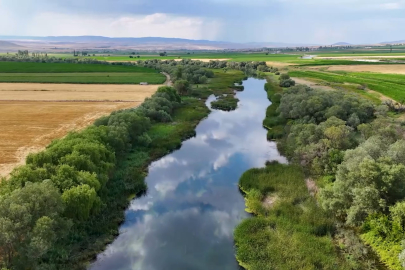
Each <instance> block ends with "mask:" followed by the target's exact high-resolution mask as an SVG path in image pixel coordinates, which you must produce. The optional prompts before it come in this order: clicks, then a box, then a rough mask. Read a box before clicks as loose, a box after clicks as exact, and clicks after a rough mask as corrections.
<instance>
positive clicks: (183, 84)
mask: <svg viewBox="0 0 405 270" xmlns="http://www.w3.org/2000/svg"><path fill="white" fill-rule="evenodd" d="M174 88H175V89H176V90H177V92H178V93H179V94H180V95H186V94H187V93H188V92H189V90H190V83H189V82H188V81H186V80H177V81H176V82H175V83H174Z"/></svg>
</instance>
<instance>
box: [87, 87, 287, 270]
mask: <svg viewBox="0 0 405 270" xmlns="http://www.w3.org/2000/svg"><path fill="white" fill-rule="evenodd" d="M264 83H265V81H264V80H257V79H249V80H247V81H245V82H244V86H245V90H244V91H243V92H240V93H238V95H237V96H238V98H239V99H240V102H239V107H238V109H237V110H236V111H233V112H222V111H213V112H212V113H211V114H210V115H209V117H208V118H207V119H205V120H203V121H202V122H201V123H200V125H199V126H198V127H197V136H196V137H195V138H192V139H190V140H188V141H186V142H184V143H183V146H182V147H181V149H180V150H178V151H176V152H174V153H172V154H170V155H168V156H166V157H164V158H162V159H160V160H158V161H156V162H154V163H152V164H151V165H150V167H149V175H148V177H147V178H146V182H147V185H148V193H147V194H146V195H145V196H144V197H141V198H138V199H135V200H133V201H132V202H131V204H130V206H129V207H128V209H127V211H126V219H125V222H124V224H123V225H122V226H121V228H120V235H119V236H118V237H117V239H116V240H115V241H114V242H113V243H112V244H111V245H109V246H108V247H107V249H106V251H105V252H104V253H102V254H100V255H99V256H98V259H97V261H96V262H95V263H94V264H93V265H92V266H91V267H90V269H91V270H111V269H114V270H172V269H173V270H207V269H210V270H215V269H218V270H237V269H239V266H238V264H237V262H236V260H235V256H234V247H233V230H234V228H235V226H236V225H237V224H238V223H239V222H240V221H241V220H242V219H244V218H246V217H247V214H246V213H245V211H244V208H245V205H244V200H243V196H242V195H241V194H240V192H239V190H238V185H237V183H238V180H239V178H240V176H241V175H242V174H243V172H245V171H246V170H248V169H250V168H253V167H263V166H264V164H265V162H266V161H267V160H278V161H280V162H286V159H285V158H284V157H281V156H280V154H279V153H278V151H277V148H276V145H275V143H272V142H268V141H267V140H266V130H265V129H263V127H262V121H263V119H264V117H265V112H266V108H267V107H268V106H269V104H270V102H269V101H268V100H267V94H266V92H265V91H264Z"/></svg>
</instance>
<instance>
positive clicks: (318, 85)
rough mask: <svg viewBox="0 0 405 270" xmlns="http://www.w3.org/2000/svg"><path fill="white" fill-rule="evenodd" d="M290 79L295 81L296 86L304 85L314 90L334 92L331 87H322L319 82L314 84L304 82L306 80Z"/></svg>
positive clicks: (307, 81)
mask: <svg viewBox="0 0 405 270" xmlns="http://www.w3.org/2000/svg"><path fill="white" fill-rule="evenodd" d="M292 79H293V80H294V81H295V83H296V84H305V85H307V86H309V87H311V88H314V89H321V90H327V91H333V90H335V89H333V88H332V87H330V86H326V85H322V84H320V83H319V82H314V81H310V80H306V79H302V78H292Z"/></svg>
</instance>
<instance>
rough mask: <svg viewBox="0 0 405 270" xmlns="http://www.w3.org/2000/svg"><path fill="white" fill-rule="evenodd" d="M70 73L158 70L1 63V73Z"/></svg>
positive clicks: (92, 65) (152, 70)
mask: <svg viewBox="0 0 405 270" xmlns="http://www.w3.org/2000/svg"><path fill="white" fill-rule="evenodd" d="M70 72H142V73H157V71H156V70H154V69H150V68H144V67H137V66H123V65H103V64H71V63H34V62H0V73H70Z"/></svg>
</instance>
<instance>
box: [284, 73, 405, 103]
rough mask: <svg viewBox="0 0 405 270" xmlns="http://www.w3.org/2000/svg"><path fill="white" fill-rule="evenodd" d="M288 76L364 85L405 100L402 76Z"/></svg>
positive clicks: (310, 74) (314, 74)
mask: <svg viewBox="0 0 405 270" xmlns="http://www.w3.org/2000/svg"><path fill="white" fill-rule="evenodd" d="M337 72H338V71H337ZM290 75H291V76H292V77H299V78H311V79H316V80H321V81H325V82H329V83H339V84H345V83H346V84H347V83H350V84H356V85H366V86H367V88H369V89H371V90H374V91H377V92H379V93H381V94H383V95H385V96H387V97H390V98H392V99H394V100H396V101H401V100H403V99H404V98H405V89H404V87H405V76H404V75H397V74H379V73H364V72H363V73H362V72H341V73H332V72H318V71H291V72H290Z"/></svg>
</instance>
